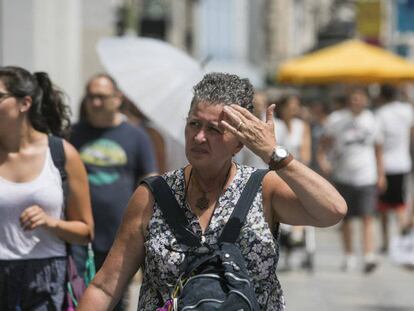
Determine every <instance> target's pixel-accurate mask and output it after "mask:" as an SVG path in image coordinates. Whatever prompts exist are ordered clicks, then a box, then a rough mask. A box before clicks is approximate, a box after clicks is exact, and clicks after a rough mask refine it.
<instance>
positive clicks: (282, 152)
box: [275, 148, 288, 159]
mask: <svg viewBox="0 0 414 311" xmlns="http://www.w3.org/2000/svg"><path fill="white" fill-rule="evenodd" d="M275 153H276V156H277V157H278V158H280V159H283V158H286V157H287V156H288V152H287V150H286V149H285V148H276V150H275Z"/></svg>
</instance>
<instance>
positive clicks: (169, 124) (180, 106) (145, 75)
mask: <svg viewBox="0 0 414 311" xmlns="http://www.w3.org/2000/svg"><path fill="white" fill-rule="evenodd" d="M97 50H98V55H99V57H100V60H101V62H102V64H103V65H104V67H105V68H106V70H107V72H108V73H109V74H110V75H111V76H112V77H114V79H115V80H116V81H117V83H118V84H119V88H120V89H121V91H122V92H123V93H124V94H125V95H126V96H128V97H129V98H130V99H131V100H132V101H133V102H134V103H135V104H136V105H137V106H138V108H139V109H140V110H141V111H142V112H143V113H144V114H145V115H147V116H148V117H149V118H150V120H151V121H153V122H154V123H155V125H156V126H157V127H158V128H160V129H161V130H162V131H163V132H164V133H167V134H168V135H171V137H172V138H173V139H174V140H176V141H178V142H180V143H181V144H182V145H184V127H185V119H186V117H187V114H188V109H189V107H190V102H191V98H192V95H193V93H192V88H193V86H194V85H195V84H196V83H197V82H198V81H200V80H201V79H202V76H203V70H202V68H201V66H200V64H199V63H198V62H196V61H195V60H194V59H192V58H191V57H190V56H188V55H187V54H186V53H185V52H183V51H181V50H179V49H177V48H175V47H173V46H172V45H170V44H168V43H166V42H164V41H160V40H156V39H149V38H139V37H113V38H104V39H101V40H100V41H99V43H98V47H97Z"/></svg>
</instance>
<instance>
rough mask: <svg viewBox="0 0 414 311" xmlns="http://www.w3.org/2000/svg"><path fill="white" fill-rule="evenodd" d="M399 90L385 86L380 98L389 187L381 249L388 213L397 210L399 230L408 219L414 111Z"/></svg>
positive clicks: (384, 245) (385, 246)
mask: <svg viewBox="0 0 414 311" xmlns="http://www.w3.org/2000/svg"><path fill="white" fill-rule="evenodd" d="M397 95H398V90H397V89H396V88H395V87H394V86H392V85H382V86H381V91H380V99H381V101H382V102H383V103H384V104H383V105H382V106H381V107H379V108H378V110H377V111H376V117H377V120H378V122H379V126H380V129H381V131H382V135H383V137H384V171H385V175H386V181H387V188H386V190H385V192H383V193H381V195H380V197H379V204H378V209H379V211H380V215H381V229H382V245H381V252H382V253H385V252H387V251H388V244H389V219H388V218H389V217H388V216H389V213H390V212H395V213H396V215H397V222H398V227H399V230H402V229H403V228H404V226H405V222H406V210H407V203H406V200H407V197H406V187H407V182H408V178H409V174H410V172H411V155H410V145H411V143H412V141H413V140H412V139H413V135H414V110H413V107H412V106H411V104H409V103H405V102H401V101H398V100H397V97H398V96H397Z"/></svg>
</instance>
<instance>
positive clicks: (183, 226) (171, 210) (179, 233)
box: [141, 169, 268, 247]
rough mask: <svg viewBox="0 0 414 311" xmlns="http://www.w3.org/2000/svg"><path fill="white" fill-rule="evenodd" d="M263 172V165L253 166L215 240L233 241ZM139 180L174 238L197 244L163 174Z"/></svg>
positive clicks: (194, 235)
mask: <svg viewBox="0 0 414 311" xmlns="http://www.w3.org/2000/svg"><path fill="white" fill-rule="evenodd" d="M267 172H268V170H265V169H263V170H256V171H254V172H253V173H252V175H251V176H250V178H249V180H248V181H247V184H246V186H245V188H244V189H243V192H242V194H241V196H240V198H239V201H238V202H237V204H236V206H235V208H234V210H233V213H232V214H231V216H230V218H229V220H228V222H227V224H226V225H225V226H224V229H223V231H222V233H221V235H220V238H219V242H228V243H234V242H236V240H237V238H238V236H239V234H240V230H241V228H242V226H243V224H244V221H245V219H246V216H247V213H248V212H249V209H250V206H251V204H252V202H253V200H254V198H255V196H256V193H257V190H258V189H259V187H260V185H261V181H262V179H263V177H264V176H265V175H266V173H267ZM141 183H145V184H146V185H147V186H148V187H149V189H150V190H151V192H152V194H153V195H154V198H155V201H156V202H157V204H158V206H159V207H160V209H161V211H162V213H163V215H164V217H165V220H166V221H167V223H168V225H169V226H170V228H171V229H172V231H173V232H174V235H175V237H176V239H177V241H178V242H179V243H180V244H184V245H187V246H190V247H194V246H201V242H200V238H199V237H198V236H197V235H196V234H194V233H193V232H192V231H191V230H190V229H189V223H188V220H187V218H186V216H185V212H184V210H183V209H182V208H181V207H180V205H179V204H178V202H177V200H176V198H175V196H174V195H173V193H172V190H171V188H170V186H169V185H168V184H167V182H166V181H165V180H164V178H162V177H161V176H150V177H147V178H144V179H143V180H142V182H141Z"/></svg>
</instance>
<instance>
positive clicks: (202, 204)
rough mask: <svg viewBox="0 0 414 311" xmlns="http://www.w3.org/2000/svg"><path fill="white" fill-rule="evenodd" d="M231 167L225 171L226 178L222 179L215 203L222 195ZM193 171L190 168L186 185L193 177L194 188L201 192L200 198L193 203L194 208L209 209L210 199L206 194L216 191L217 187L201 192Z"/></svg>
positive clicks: (201, 189)
mask: <svg viewBox="0 0 414 311" xmlns="http://www.w3.org/2000/svg"><path fill="white" fill-rule="evenodd" d="M231 167H232V164H231V165H230V168H229V169H228V171H227V174H226V178H225V179H224V181H223V183H222V185H221V191H220V193H219V194H218V196H217V199H216V201H218V200H219V198H220V196H221V194H222V193H223V190H224V186H225V185H226V183H227V180H228V179H229V175H230V171H231ZM192 173H193V169H192V168H191V171H190V177H189V179H188V184H190V182H191V177H193V178H192V179H193V180H194V183H195V185H196V187H197V188H198V190H200V191H201V193H202V194H201V197H199V198H198V199H197V200H196V203H195V206H196V207H197V208H198V209H200V210H202V211H203V210H206V209H207V208H208V207H209V205H210V199H209V198H208V197H207V193H210V192H213V191H214V190H216V189H218V188H217V187H214V188H213V189H212V190H209V191H204V190H203V188H202V187H201V185H200V183H199V182H198V180H197V178H196V177H195V176H193V174H192Z"/></svg>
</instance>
